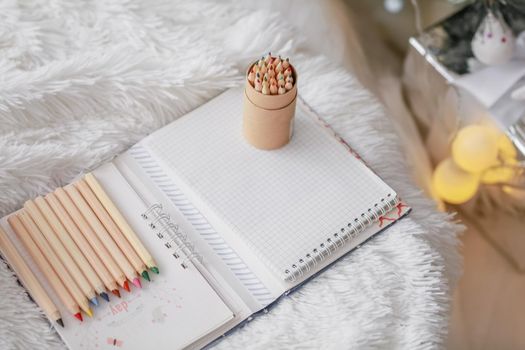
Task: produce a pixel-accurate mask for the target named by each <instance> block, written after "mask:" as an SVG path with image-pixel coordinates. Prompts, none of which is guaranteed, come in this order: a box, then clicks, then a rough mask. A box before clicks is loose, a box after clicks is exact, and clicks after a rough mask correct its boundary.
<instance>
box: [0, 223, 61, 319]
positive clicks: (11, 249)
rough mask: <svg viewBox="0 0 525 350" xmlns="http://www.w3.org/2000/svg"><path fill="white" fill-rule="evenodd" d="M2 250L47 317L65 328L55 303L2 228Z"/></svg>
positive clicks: (0, 245)
mask: <svg viewBox="0 0 525 350" xmlns="http://www.w3.org/2000/svg"><path fill="white" fill-rule="evenodd" d="M0 250H1V251H2V255H3V256H4V257H5V258H6V259H7V262H8V263H9V266H11V268H12V269H13V270H14V271H15V272H16V274H17V276H18V278H19V280H20V281H21V282H22V284H23V285H24V287H25V288H26V289H27V291H28V292H29V295H31V297H32V298H33V300H34V301H35V302H36V303H37V304H38V306H40V308H41V309H42V310H44V312H45V313H46V314H47V316H48V317H49V318H50V319H51V320H53V321H54V322H56V323H58V324H59V325H61V326H62V327H64V322H63V321H62V316H61V315H60V311H58V308H57V307H56V305H55V303H53V301H52V300H51V298H50V297H49V295H47V293H46V291H45V290H44V287H42V285H41V284H40V282H38V280H37V278H36V276H35V275H34V274H33V272H32V271H31V269H30V268H29V266H27V264H26V263H25V261H24V259H22V257H21V256H20V254H19V253H18V251H17V250H16V248H15V246H14V245H13V243H12V242H11V241H10V240H9V238H8V237H7V234H6V233H5V232H4V231H3V230H2V229H1V228H0Z"/></svg>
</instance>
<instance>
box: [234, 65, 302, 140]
mask: <svg viewBox="0 0 525 350" xmlns="http://www.w3.org/2000/svg"><path fill="white" fill-rule="evenodd" d="M254 64H256V63H254ZM252 66H253V64H252V65H250V67H249V68H248V72H247V73H246V88H245V89H244V110H243V134H244V138H245V139H246V141H248V143H250V144H251V145H253V146H254V147H256V148H259V149H264V150H272V149H277V148H281V147H283V146H284V145H286V144H287V143H288V142H289V141H290V139H291V138H292V133H293V120H294V115H295V102H296V100H297V73H296V71H295V68H294V67H293V66H292V65H290V67H291V68H292V77H293V79H294V85H293V88H292V89H290V90H289V91H287V92H286V93H284V94H282V95H264V94H262V93H260V92H258V91H256V90H255V88H254V87H253V86H252V85H251V84H250V82H249V81H248V73H249V72H250V70H251V69H252Z"/></svg>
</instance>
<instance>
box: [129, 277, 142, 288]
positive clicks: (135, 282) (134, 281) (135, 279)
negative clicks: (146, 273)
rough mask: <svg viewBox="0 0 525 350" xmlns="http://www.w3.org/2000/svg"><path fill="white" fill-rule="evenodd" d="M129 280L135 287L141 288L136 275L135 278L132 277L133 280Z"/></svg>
mask: <svg viewBox="0 0 525 350" xmlns="http://www.w3.org/2000/svg"><path fill="white" fill-rule="evenodd" d="M131 282H133V284H134V285H135V287H137V288H142V284H141V283H140V280H139V279H138V277H135V278H134V279H133V281H131Z"/></svg>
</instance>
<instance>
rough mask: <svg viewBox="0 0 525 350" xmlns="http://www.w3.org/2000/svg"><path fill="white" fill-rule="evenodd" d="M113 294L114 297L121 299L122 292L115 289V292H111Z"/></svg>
mask: <svg viewBox="0 0 525 350" xmlns="http://www.w3.org/2000/svg"><path fill="white" fill-rule="evenodd" d="M111 293H113V295H116V296H117V297H119V298H120V292H119V291H118V289H113V290H112V291H111Z"/></svg>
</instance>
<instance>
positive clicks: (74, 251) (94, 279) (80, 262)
mask: <svg viewBox="0 0 525 350" xmlns="http://www.w3.org/2000/svg"><path fill="white" fill-rule="evenodd" d="M34 202H35V204H36V206H37V207H38V209H40V212H41V213H42V215H43V216H44V218H45V219H46V220H47V222H48V223H49V225H50V226H51V228H52V229H53V231H55V234H56V236H57V237H58V239H59V240H60V242H62V244H63V245H64V248H66V250H67V252H68V253H69V255H71V257H72V258H73V261H74V262H75V263H76V264H77V266H78V268H79V269H80V271H82V273H83V274H84V276H85V277H86V279H87V280H88V282H89V284H90V285H91V287H92V288H93V289H94V290H95V292H96V293H97V294H98V295H100V296H101V297H102V298H103V299H105V300H106V299H107V298H108V295H107V294H106V293H105V289H104V283H102V280H101V279H100V277H98V275H97V273H96V272H95V269H94V268H93V266H91V264H90V263H89V261H88V260H87V258H86V257H85V256H84V252H82V251H81V250H80V249H79V248H78V246H77V244H76V243H75V242H74V241H73V239H72V238H71V236H70V234H69V233H68V231H67V230H66V228H65V227H64V225H62V222H61V220H60V219H59V218H58V216H57V215H56V214H55V212H54V211H53V209H52V208H51V206H50V205H49V203H48V202H47V201H46V200H45V199H44V198H42V197H37V198H35V200H34ZM92 302H93V303H94V304H95V305H98V301H97V298H95V299H94V300H92Z"/></svg>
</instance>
